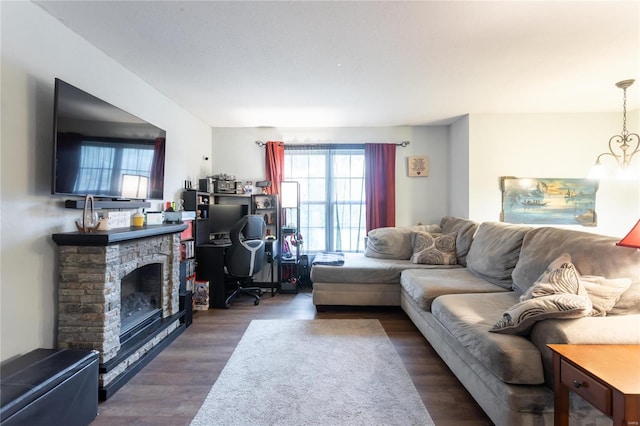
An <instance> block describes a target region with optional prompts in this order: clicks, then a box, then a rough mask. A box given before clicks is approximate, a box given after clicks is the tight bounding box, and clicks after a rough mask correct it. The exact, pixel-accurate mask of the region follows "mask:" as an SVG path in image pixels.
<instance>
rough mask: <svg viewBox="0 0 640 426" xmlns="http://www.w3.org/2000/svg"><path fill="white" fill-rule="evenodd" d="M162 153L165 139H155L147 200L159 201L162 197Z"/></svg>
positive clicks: (163, 153)
mask: <svg viewBox="0 0 640 426" xmlns="http://www.w3.org/2000/svg"><path fill="white" fill-rule="evenodd" d="M164 151H165V138H156V143H155V152H154V154H153V163H152V164H151V179H149V180H150V182H149V183H150V190H149V198H150V199H152V200H161V199H162V197H163V194H162V188H163V186H164V185H163V182H164V156H165V152H164Z"/></svg>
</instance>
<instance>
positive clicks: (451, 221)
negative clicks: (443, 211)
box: [440, 216, 478, 266]
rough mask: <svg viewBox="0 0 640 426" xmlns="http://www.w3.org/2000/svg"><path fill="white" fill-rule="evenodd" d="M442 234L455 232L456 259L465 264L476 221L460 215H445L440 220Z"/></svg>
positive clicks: (476, 224)
mask: <svg viewBox="0 0 640 426" xmlns="http://www.w3.org/2000/svg"><path fill="white" fill-rule="evenodd" d="M440 227H441V228H442V233H443V234H449V233H451V232H455V233H456V259H457V261H458V264H460V265H462V266H467V254H468V253H469V248H470V247H471V242H472V241H473V236H474V235H475V233H476V231H477V229H478V223H477V222H474V221H472V220H469V219H464V218H461V217H451V216H445V217H443V218H442V220H441V221H440Z"/></svg>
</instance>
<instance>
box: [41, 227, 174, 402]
mask: <svg viewBox="0 0 640 426" xmlns="http://www.w3.org/2000/svg"><path fill="white" fill-rule="evenodd" d="M148 228H150V229H149V230H148V232H142V231H128V232H127V231H125V232H114V231H106V232H104V233H96V234H78V233H70V234H54V236H53V238H54V241H56V243H58V246H59V259H58V264H59V288H58V339H57V340H58V348H59V349H95V350H97V351H99V352H100V377H99V383H100V398H101V399H107V398H108V397H109V396H110V395H111V394H113V392H115V391H116V390H117V389H119V388H120V387H121V386H122V385H123V384H124V383H126V381H127V380H128V379H129V378H130V377H132V376H133V374H135V373H136V372H137V371H138V370H139V369H140V368H142V366H144V365H145V364H146V363H148V362H149V361H150V360H151V359H152V358H153V357H154V356H155V355H157V353H159V352H160V351H161V350H162V349H164V347H166V346H167V345H168V344H169V343H170V342H171V341H173V340H174V339H175V337H177V336H178V335H179V334H180V333H181V332H182V331H184V325H183V324H182V323H181V321H180V318H181V317H182V315H183V312H182V311H180V307H179V288H180V279H179V278H180V277H179V270H180V234H179V232H180V231H181V230H182V229H184V225H173V226H168V225H165V226H155V227H148ZM174 228H176V229H174ZM132 229H133V228H132ZM162 232H165V233H162ZM101 234H104V235H102V237H100V235H101ZM150 234H151V235H150Z"/></svg>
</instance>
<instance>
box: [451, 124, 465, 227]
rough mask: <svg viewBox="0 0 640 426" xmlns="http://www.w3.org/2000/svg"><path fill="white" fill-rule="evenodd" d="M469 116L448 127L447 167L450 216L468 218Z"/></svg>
mask: <svg viewBox="0 0 640 426" xmlns="http://www.w3.org/2000/svg"><path fill="white" fill-rule="evenodd" d="M469 161H470V158H469V116H468V115H465V116H463V117H461V118H459V119H458V120H456V121H455V122H454V123H452V124H451V126H450V133H449V157H448V162H447V165H448V167H449V170H448V174H447V176H448V180H449V188H450V189H451V191H450V192H449V199H448V208H449V215H450V216H457V217H467V218H468V217H469Z"/></svg>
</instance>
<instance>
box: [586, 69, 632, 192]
mask: <svg viewBox="0 0 640 426" xmlns="http://www.w3.org/2000/svg"><path fill="white" fill-rule="evenodd" d="M634 81H635V80H623V81H619V82H617V83H616V86H617V87H618V88H620V89H622V91H623V93H624V95H623V104H622V105H623V106H622V133H620V134H619V135H614V136H612V137H611V139H609V152H603V153H602V154H600V155H598V157H597V158H596V163H595V165H594V166H593V168H592V169H591V171H590V172H589V177H590V178H595V179H599V178H601V177H603V175H604V170H603V166H602V163H601V162H600V159H601V158H602V157H606V156H611V157H613V158H615V160H616V162H617V163H618V169H619V172H620V175H621V176H622V177H635V173H634V172H633V170H632V169H631V160H632V159H633V157H634V156H635V155H636V154H637V153H638V152H640V137H638V134H637V133H629V131H628V130H627V88H628V87H629V86H631V85H632V84H633V82H634Z"/></svg>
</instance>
